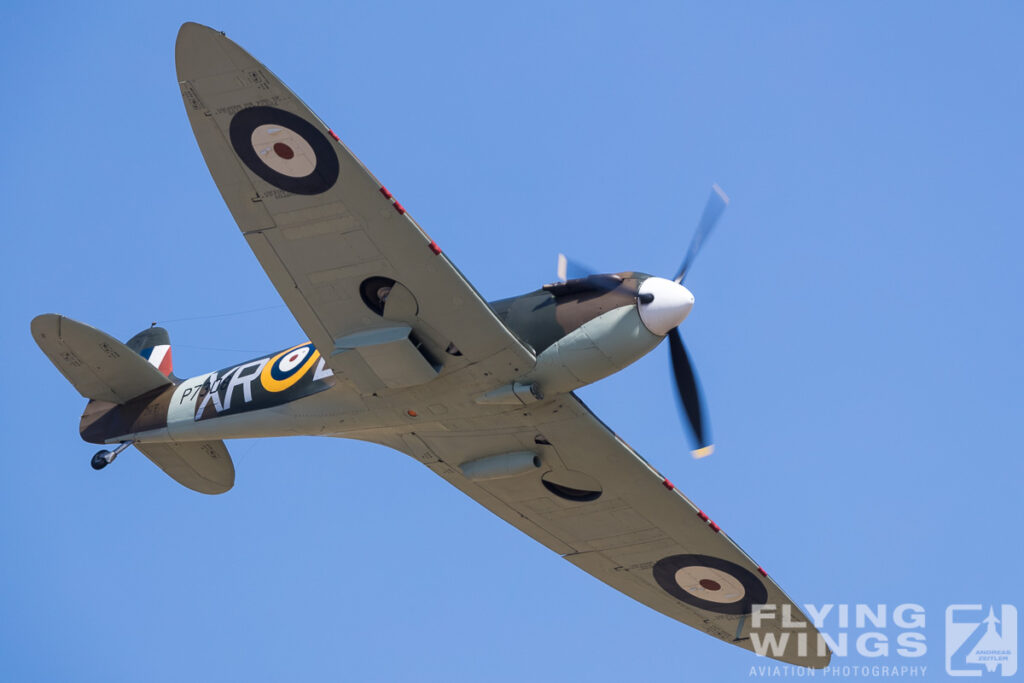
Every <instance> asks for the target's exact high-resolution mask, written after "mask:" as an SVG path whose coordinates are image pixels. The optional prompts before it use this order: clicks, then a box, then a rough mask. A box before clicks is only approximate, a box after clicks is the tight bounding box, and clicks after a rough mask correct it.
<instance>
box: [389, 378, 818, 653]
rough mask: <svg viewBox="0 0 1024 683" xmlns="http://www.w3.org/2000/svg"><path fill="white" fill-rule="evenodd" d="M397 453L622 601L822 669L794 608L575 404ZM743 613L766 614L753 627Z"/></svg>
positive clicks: (459, 428)
mask: <svg viewBox="0 0 1024 683" xmlns="http://www.w3.org/2000/svg"><path fill="white" fill-rule="evenodd" d="M402 441H403V443H402V444H401V446H400V450H403V451H405V452H407V453H409V454H410V455H412V456H413V457H415V458H416V459H418V460H420V461H421V462H423V463H424V464H425V465H427V467H429V468H431V469H432V470H434V471H435V472H436V473H437V474H439V475H440V476H442V477H443V478H444V479H446V480H447V481H448V482H449V483H451V484H453V485H454V486H456V487H457V488H459V489H460V490H462V491H463V492H464V493H466V494H467V495H469V496H471V497H472V498H474V499H475V500H476V501H477V502H479V503H481V504H482V505H483V506H484V507H487V508H488V509H489V510H491V511H492V512H494V513H495V514H497V515H498V516H499V517H501V518H503V519H504V520H505V521H507V522H509V523H510V524H512V525H514V526H516V527H518V528H519V529H520V530H522V531H524V532H525V533H527V534H529V535H530V536H532V537H533V538H535V539H536V540H538V541H539V542H541V543H543V544H544V545H546V546H547V547H548V548H550V549H551V550H554V551H555V552H557V553H559V554H561V555H562V556H563V557H564V558H565V559H566V560H568V561H569V562H572V563H573V564H574V565H576V566H577V567H579V568H580V569H582V570H584V571H586V572H588V573H590V574H593V575H594V576H596V577H597V578H598V579H600V580H601V581H604V582H605V583H606V584H608V585H609V586H611V587H613V588H615V589H617V590H619V591H622V592H623V593H625V594H626V595H628V596H630V597H632V598H633V599H635V600H638V601H639V602H641V603H643V604H645V605H648V606H649V607H652V608H654V609H656V610H658V611H659V612H661V613H663V614H665V615H667V616H669V617H671V618H673V619H676V620H678V621H681V622H683V623H684V624H687V625H689V626H692V627H694V628H696V629H698V630H700V631H703V632H705V633H707V634H709V635H712V636H714V637H716V638H718V639H720V640H723V641H725V642H727V643H731V644H733V645H737V646H739V647H742V648H745V649H748V650H753V651H755V652H756V651H757V649H758V648H757V646H758V644H759V643H769V644H770V643H773V642H774V643H775V644H776V646H777V649H774V650H773V649H772V648H769V650H768V652H767V656H770V657H773V658H775V659H779V660H781V661H785V662H787V663H791V664H797V665H801V666H809V667H816V668H820V667H824V666H826V665H827V664H828V662H829V659H830V657H831V653H830V652H829V651H828V649H827V647H825V644H824V642H822V644H821V648H822V649H821V651H820V652H819V651H818V649H817V648H818V632H817V631H816V630H815V628H814V626H813V625H812V624H811V622H810V620H809V619H808V618H807V617H806V616H804V615H803V613H802V611H801V610H800V608H799V607H797V606H796V605H795V604H794V603H793V601H792V600H791V599H790V598H789V597H788V596H787V595H786V594H785V593H783V591H782V589H781V588H779V586H778V585H777V584H776V583H775V582H774V581H773V580H772V579H771V578H769V577H768V575H767V573H765V572H764V571H763V570H762V569H761V568H760V567H759V565H758V564H757V563H756V562H754V561H753V560H752V559H751V558H750V557H749V556H747V554H746V553H744V552H743V551H742V550H741V549H740V548H739V547H738V546H737V545H736V544H735V543H734V542H733V541H732V539H731V538H729V536H727V535H726V534H725V532H723V531H721V530H720V529H719V527H718V526H717V525H716V524H715V523H714V522H713V521H712V520H711V519H710V518H709V517H708V516H707V515H706V514H705V513H704V512H702V511H701V510H700V509H699V508H698V507H697V506H696V505H694V504H693V503H692V502H691V501H690V500H689V499H688V498H687V497H686V496H685V495H683V494H682V493H681V492H680V491H679V490H678V489H676V488H675V487H674V486H673V485H672V484H671V483H670V482H668V481H667V480H666V479H665V478H664V477H663V476H662V475H660V474H659V473H658V472H657V471H656V470H655V469H654V468H652V467H651V466H650V465H649V464H648V463H647V462H646V461H645V460H644V459H643V458H641V457H640V456H639V455H638V454H637V453H636V452H635V451H634V450H633V449H632V448H630V447H629V445H627V444H626V443H625V442H624V441H622V439H620V438H619V437H618V436H617V435H615V434H614V433H613V432H612V431H611V430H610V429H609V428H608V427H607V426H605V425H604V424H603V423H602V422H601V421H600V420H598V419H597V418H596V417H595V416H594V415H593V413H591V411H590V410H589V409H588V408H587V407H586V406H585V405H584V404H583V403H582V401H580V400H579V399H578V398H577V397H576V396H575V395H572V394H570V395H567V396H565V397H563V398H561V399H558V400H555V401H551V402H546V403H544V404H540V405H537V406H535V407H531V409H530V410H529V412H524V411H514V412H509V413H505V414H504V415H502V416H495V415H491V416H487V417H481V418H475V419H472V420H462V421H448V422H445V423H444V424H443V428H442V429H437V430H432V429H429V428H426V427H425V426H424V427H423V428H420V429H417V430H416V432H415V434H405V435H403V436H402ZM391 445H395V444H393V443H392V444H391ZM520 452H527V453H529V452H532V453H534V454H537V455H538V456H539V466H537V467H535V468H530V467H529V466H528V465H527V469H526V471H520V473H519V474H514V473H510V472H508V471H505V472H503V473H502V474H505V475H506V476H501V477H499V478H486V477H480V476H479V472H480V471H481V469H482V468H477V470H476V471H474V467H475V465H471V466H468V467H467V466H466V463H468V462H472V461H478V462H485V460H482V458H484V457H486V456H493V455H502V454H507V453H520ZM513 469H514V468H513ZM493 471H494V468H492V469H491V473H492V474H493ZM485 472H486V470H485ZM467 475H468V476H467ZM759 605H762V606H763V605H767V606H770V607H758V606H759ZM755 610H770V611H762V617H763V618H762V619H761V620H760V625H759V626H758V625H755V620H754V618H753V615H752V613H753V612H754V611H755ZM787 624H788V625H787ZM797 624H800V625H797ZM787 634H788V635H787ZM801 641H802V642H803V643H804V647H803V648H801ZM780 644H781V649H778V646H779V645H780Z"/></svg>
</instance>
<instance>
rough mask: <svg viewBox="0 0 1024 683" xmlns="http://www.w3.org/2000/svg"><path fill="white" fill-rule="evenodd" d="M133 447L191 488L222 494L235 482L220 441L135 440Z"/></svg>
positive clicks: (232, 469)
mask: <svg viewBox="0 0 1024 683" xmlns="http://www.w3.org/2000/svg"><path fill="white" fill-rule="evenodd" d="M135 447H136V448H138V449H139V451H141V452H142V454H143V455H144V456H146V457H147V458H149V459H150V460H152V461H153V462H154V463H155V464H156V466H157V467H159V468H160V469H162V470H163V471H164V472H166V473H167V475H168V476H169V477H170V478H171V479H173V480H174V481H176V482H178V483H179V484H181V485H182V486H185V487H187V488H190V489H192V490H193V491H198V492H199V493H211V494H213V493H224V492H225V491H227V490H229V489H230V488H231V487H232V486H234V485H235V465H234V463H232V462H231V455H230V454H229V453H228V449H227V446H225V445H224V442H223V441H185V442H180V443H179V442H166V443H136V444H135Z"/></svg>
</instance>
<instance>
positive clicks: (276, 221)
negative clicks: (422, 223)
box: [176, 23, 534, 393]
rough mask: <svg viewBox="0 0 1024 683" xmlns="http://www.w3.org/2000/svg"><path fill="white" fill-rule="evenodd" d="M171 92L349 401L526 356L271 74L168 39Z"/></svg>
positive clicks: (235, 51) (529, 358) (203, 37)
mask: <svg viewBox="0 0 1024 683" xmlns="http://www.w3.org/2000/svg"><path fill="white" fill-rule="evenodd" d="M176 62H177V70H178V80H179V84H180V87H181V93H182V97H183V98H184V101H185V108H186V110H187V112H188V116H189V121H190V122H191V124H192V129H193V132H194V133H195V136H196V139H197V141H198V142H199V147H200V149H201V150H202V153H203V157H204V158H205V160H206V163H207V166H208V167H209V169H210V173H211V174H212V176H213V179H214V181H215V182H216V184H217V187H218V189H219V190H220V192H221V195H222V196H223V197H224V201H225V202H226V203H227V205H228V207H229V209H230V210H231V213H232V215H233V216H234V218H235V220H236V222H237V223H238V226H239V227H240V228H241V230H242V233H243V234H244V236H245V239H246V241H247V242H248V243H249V246H250V247H251V248H252V250H253V252H254V253H255V254H256V257H257V258H258V259H259V261H260V264H261V265H262V266H263V268H264V270H265V271H266V272H267V275H268V276H269V277H270V279H271V281H272V282H273V283H274V286H275V287H276V288H277V291H278V292H279V293H280V295H281V297H282V298H283V299H284V301H285V303H286V304H287V305H288V307H289V309H291V312H292V314H293V315H294V316H295V317H296V319H297V320H298V322H299V325H300V326H301V327H302V329H303V330H304V331H305V332H306V333H307V334H308V335H309V338H310V340H311V341H312V342H313V344H314V345H315V346H316V348H317V349H318V350H319V351H320V352H321V354H322V355H323V357H324V358H325V359H326V361H327V363H328V365H329V366H330V367H331V368H332V369H333V370H334V371H335V372H336V373H338V374H340V375H341V376H342V377H344V378H345V379H347V380H349V381H350V382H351V383H353V384H354V385H355V386H356V387H358V388H359V389H360V390H361V391H362V392H363V393H369V392H373V391H378V390H381V389H388V388H397V387H403V386H413V385H417V384H422V383H424V382H426V381H429V380H430V379H432V378H433V377H434V376H436V375H438V374H440V373H442V372H445V371H446V370H447V371H451V370H454V369H457V368H459V367H464V366H466V365H469V364H471V363H476V362H480V361H483V360H485V359H490V362H491V364H492V367H491V369H490V371H491V372H494V373H498V374H508V376H509V377H513V376H515V375H516V374H518V372H519V371H520V370H522V369H524V368H527V367H530V366H532V364H533V362H534V358H533V353H532V351H531V350H530V349H528V348H526V347H525V346H523V344H522V343H521V342H520V341H519V340H518V339H517V338H516V337H515V335H514V334H512V333H511V332H510V331H509V330H508V329H507V328H506V327H505V326H504V325H503V324H502V323H501V321H500V320H498V319H497V317H495V315H494V313H493V312H492V311H491V309H490V308H489V307H488V306H487V304H486V302H485V301H484V300H483V299H482V298H481V297H480V295H479V294H478V293H477V292H476V290H475V289H474V288H473V287H472V286H471V285H470V284H469V282H468V281H467V280H466V279H465V278H464V277H463V276H462V274H461V273H460V272H459V271H458V270H457V269H456V268H455V266H454V265H453V264H452V263H451V262H450V261H449V260H448V259H447V257H446V256H444V254H442V253H441V250H440V248H439V247H438V246H437V245H436V243H434V242H433V241H432V240H431V239H430V238H429V237H428V236H427V235H426V233H425V232H424V231H423V230H422V229H420V227H419V226H418V225H417V224H416V222H415V221H413V220H412V218H411V217H410V216H409V214H408V213H407V212H406V210H405V208H404V207H403V206H402V205H401V204H400V203H398V202H397V201H396V200H395V198H394V197H392V196H391V194H390V193H389V192H388V191H387V190H386V189H385V188H384V187H383V186H382V185H381V183H380V182H379V181H378V180H377V179H376V178H374V177H373V175H371V174H370V172H369V171H367V169H366V168H365V167H364V166H363V165H362V164H361V163H360V162H359V160H358V159H356V157H355V156H354V155H353V154H352V153H351V152H350V151H349V150H348V148H347V147H345V145H343V144H342V143H341V142H340V141H339V140H338V138H337V136H336V135H335V134H334V133H333V131H331V130H330V129H329V128H328V127H327V126H325V125H324V124H323V122H321V121H320V119H319V118H317V117H316V115H315V114H313V112H312V111H310V110H309V108H308V107H306V105H305V104H303V102H302V101H301V100H300V99H299V98H298V97H296V96H295V94H294V93H292V92H291V91H290V90H289V89H288V88H287V87H286V86H285V85H284V84H283V83H282V82H281V81H280V80H278V78H277V77H276V76H274V74H273V73H271V72H270V70H269V69H267V68H266V67H265V66H263V65H262V64H261V63H259V62H258V61H256V60H255V59H254V58H253V57H252V56H251V55H249V54H248V53H247V52H245V50H243V49H242V48H240V47H239V46H238V45H236V44H235V43H234V42H232V41H231V40H229V39H228V38H226V37H225V36H224V35H223V34H221V33H218V32H217V31H214V30H212V29H210V28H207V27H205V26H200V25H198V24H193V23H188V24H185V25H183V26H182V27H181V30H180V32H179V34H178V41H177V46H176Z"/></svg>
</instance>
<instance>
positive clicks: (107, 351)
mask: <svg viewBox="0 0 1024 683" xmlns="http://www.w3.org/2000/svg"><path fill="white" fill-rule="evenodd" d="M32 338H33V339H35V340H36V344H38V345H39V348H40V349H42V350H43V353H45V354H46V356H47V358H49V359H50V362H52V363H53V364H54V365H55V366H57V369H58V370H60V372H61V374H62V375H64V377H65V378H67V380H68V381H69V382H71V384H72V385H74V387H75V389H77V390H78V393H80V394H81V395H82V396H84V397H85V398H91V399H95V400H97V401H109V402H111V403H127V402H128V401H130V400H132V399H133V398H136V397H138V396H141V395H142V394H145V393H148V392H150V391H153V390H154V389H159V388H160V387H163V386H166V385H168V384H170V383H171V380H170V379H168V378H167V376H166V375H164V374H163V373H162V372H160V370H158V369H157V368H155V367H154V366H153V365H151V364H150V363H149V361H147V360H146V359H145V358H143V357H142V356H140V355H139V354H137V353H136V352H135V351H133V350H131V349H130V348H128V347H127V346H125V345H124V344H123V343H121V342H119V341H118V340H116V339H114V338H113V337H111V336H110V335H109V334H107V333H106V332H101V331H100V330H97V329H96V328H95V327H90V326H88V325H85V324H83V323H80V322H77V321H75V320H72V319H71V318H65V317H64V316H62V315H56V314H54V313H46V314H44V315H40V316H38V317H36V318H34V319H33V320H32Z"/></svg>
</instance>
